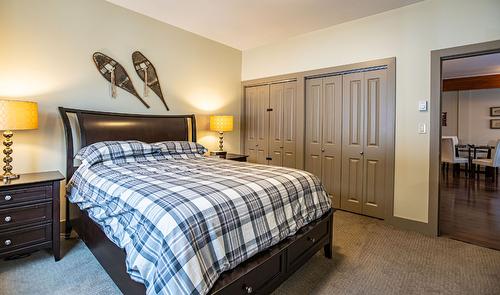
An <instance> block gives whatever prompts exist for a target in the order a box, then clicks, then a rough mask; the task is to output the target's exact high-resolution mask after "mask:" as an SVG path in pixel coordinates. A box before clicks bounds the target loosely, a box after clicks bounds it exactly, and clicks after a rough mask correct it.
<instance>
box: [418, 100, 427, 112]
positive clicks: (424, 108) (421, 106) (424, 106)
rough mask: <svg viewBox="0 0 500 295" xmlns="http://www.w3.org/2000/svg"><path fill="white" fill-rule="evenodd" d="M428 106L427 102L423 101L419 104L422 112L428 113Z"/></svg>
mask: <svg viewBox="0 0 500 295" xmlns="http://www.w3.org/2000/svg"><path fill="white" fill-rule="evenodd" d="M427 106H428V102H427V100H421V101H419V102H418V110H419V111H421V112H426V111H427Z"/></svg>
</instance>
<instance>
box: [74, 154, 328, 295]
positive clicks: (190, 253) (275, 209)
mask: <svg viewBox="0 0 500 295" xmlns="http://www.w3.org/2000/svg"><path fill="white" fill-rule="evenodd" d="M125 154H127V153H124V155H123V156H121V157H116V158H110V159H109V160H104V161H101V162H97V163H93V164H88V163H87V164H82V165H81V166H80V167H79V168H78V170H77V171H76V172H75V175H74V176H73V178H72V179H71V181H70V184H69V186H68V189H69V194H68V197H69V200H70V201H71V202H73V203H76V204H78V206H79V207H80V208H81V209H84V210H87V212H88V213H89V216H90V218H92V220H94V221H95V222H96V223H98V224H99V225H100V226H101V227H102V229H103V230H104V232H105V233H106V235H107V236H108V237H109V238H110V239H111V240H112V241H113V242H114V243H115V244H117V245H118V246H119V247H121V248H123V249H125V251H126V254H127V255H126V256H127V258H126V265H127V272H128V273H129V274H130V276H131V277H132V278H133V279H134V280H136V281H138V282H141V283H143V284H145V286H146V288H147V294H206V293H208V292H209V290H210V288H211V287H212V286H213V284H214V283H215V281H216V280H217V278H218V277H219V275H220V274H221V273H222V272H224V271H226V270H229V269H232V268H234V267H236V266H237V265H238V264H240V263H241V262H243V261H245V260H247V259H248V258H250V257H251V256H253V255H255V254H256V253H258V252H260V251H262V250H265V249H267V248H269V247H271V246H273V245H275V244H277V243H278V242H280V241H281V240H283V239H285V238H286V237H288V236H291V235H294V234H295V233H296V232H297V230H299V229H300V228H301V227H302V226H304V225H306V224H307V223H309V222H311V221H313V220H315V219H318V218H319V217H321V216H322V215H323V214H324V213H325V212H327V211H328V210H329V209H330V201H329V198H328V195H327V193H326V192H325V191H324V189H323V187H322V185H321V184H320V182H319V180H318V179H317V178H316V177H315V176H313V175H311V174H309V173H308V172H305V171H301V170H295V169H288V168H281V167H275V166H265V165H256V164H249V163H241V162H235V161H228V160H222V159H214V158H207V157H202V156H200V155H199V154H196V153H193V154H190V153H187V154H181V155H170V154H165V153H158V152H157V150H156V149H152V150H151V151H147V152H146V154H145V155H141V156H138V155H137V154H129V155H125Z"/></svg>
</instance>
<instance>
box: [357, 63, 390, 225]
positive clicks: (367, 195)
mask: <svg viewBox="0 0 500 295" xmlns="http://www.w3.org/2000/svg"><path fill="white" fill-rule="evenodd" d="M386 75H387V71H386V70H378V71H370V72H366V73H365V74H364V83H365V87H366V103H365V105H366V111H365V113H366V115H365V118H366V124H365V126H366V127H365V128H366V129H365V140H364V157H363V160H364V164H363V165H364V176H363V179H364V184H365V187H364V192H363V214H366V215H370V216H374V217H379V218H383V217H384V204H385V191H386V190H385V183H386V179H385V177H386V175H385V171H386V167H385V165H386V160H385V159H386V140H385V139H386V138H387V137H388V135H387V133H386V130H387V129H388V128H389V127H390V126H389V125H388V122H387V117H388V116H387V115H388V114H387V107H386V106H387V105H388V101H387V77H386Z"/></svg>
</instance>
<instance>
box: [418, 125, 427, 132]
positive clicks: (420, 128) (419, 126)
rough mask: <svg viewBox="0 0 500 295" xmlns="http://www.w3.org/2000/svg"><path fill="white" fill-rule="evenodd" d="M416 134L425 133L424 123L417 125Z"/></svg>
mask: <svg viewBox="0 0 500 295" xmlns="http://www.w3.org/2000/svg"><path fill="white" fill-rule="evenodd" d="M418 133H420V134H425V133H427V125H426V124H425V123H418Z"/></svg>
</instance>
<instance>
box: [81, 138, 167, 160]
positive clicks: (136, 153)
mask: <svg viewBox="0 0 500 295" xmlns="http://www.w3.org/2000/svg"><path fill="white" fill-rule="evenodd" d="M158 152H160V148H159V147H155V146H153V145H150V144H147V143H144V142H142V141H138V140H127V141H101V142H96V143H93V144H91V145H89V146H86V147H84V148H82V149H81V150H80V151H79V152H78V154H77V155H76V156H75V158H76V159H78V160H80V161H82V163H83V164H88V165H93V164H96V163H99V162H104V161H109V160H112V161H114V160H118V159H125V158H128V157H134V158H141V157H142V158H145V157H146V156H147V155H151V154H153V153H158Z"/></svg>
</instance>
